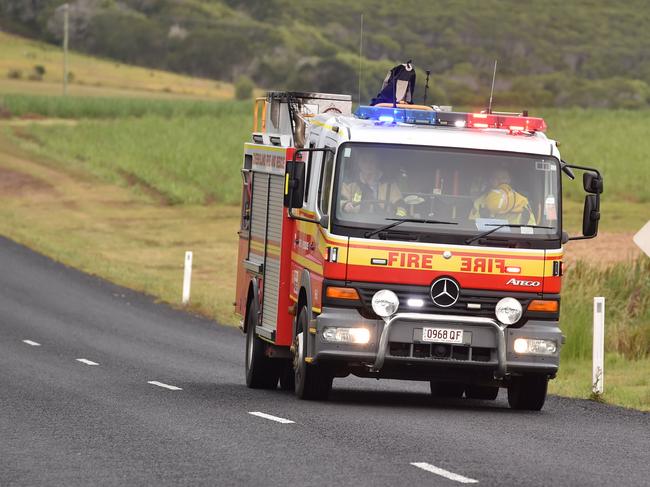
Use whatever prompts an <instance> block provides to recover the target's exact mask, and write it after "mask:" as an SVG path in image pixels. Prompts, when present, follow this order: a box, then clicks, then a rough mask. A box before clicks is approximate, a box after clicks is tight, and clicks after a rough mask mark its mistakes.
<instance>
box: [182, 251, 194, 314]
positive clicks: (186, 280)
mask: <svg viewBox="0 0 650 487" xmlns="http://www.w3.org/2000/svg"><path fill="white" fill-rule="evenodd" d="M191 283H192V251H191V250H188V251H187V252H185V272H184V273H183V304H187V303H189V302H190V285H191Z"/></svg>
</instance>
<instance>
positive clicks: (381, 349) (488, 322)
mask: <svg viewBox="0 0 650 487" xmlns="http://www.w3.org/2000/svg"><path fill="white" fill-rule="evenodd" d="M397 321H417V322H427V321H430V322H445V323H450V322H455V323H465V324H472V325H482V326H489V327H492V328H494V329H495V331H496V336H497V358H498V366H497V370H496V372H495V376H496V377H497V378H503V377H505V375H506V373H507V370H506V335H505V329H506V328H507V327H508V325H503V324H501V323H498V322H497V321H496V320H493V319H491V318H484V317H479V316H457V315H434V314H426V313H396V314H394V315H392V316H390V317H387V318H384V329H383V330H382V332H381V336H380V338H379V346H378V350H377V357H376V358H375V363H374V364H373V365H372V368H373V369H374V370H376V371H379V370H381V368H382V367H383V366H384V361H385V359H386V350H387V348H388V335H389V333H390V329H391V327H392V325H393V323H395V322H397Z"/></svg>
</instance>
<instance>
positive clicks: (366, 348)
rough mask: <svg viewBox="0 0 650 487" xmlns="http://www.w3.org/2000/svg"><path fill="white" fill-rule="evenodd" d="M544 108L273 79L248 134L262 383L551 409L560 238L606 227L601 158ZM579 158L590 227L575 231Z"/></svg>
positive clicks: (245, 221)
mask: <svg viewBox="0 0 650 487" xmlns="http://www.w3.org/2000/svg"><path fill="white" fill-rule="evenodd" d="M545 129H546V124H545V122H544V120H543V119H541V118H535V117H530V116H528V114H527V113H522V114H512V113H509V114H503V113H460V112H453V111H442V110H440V109H434V108H432V107H428V106H413V105H404V106H402V105H388V106H374V107H366V106H360V107H359V108H358V109H357V110H356V112H355V113H354V114H353V113H352V103H351V99H350V97H349V96H346V95H330V94H320V93H295V92H270V93H268V95H267V96H266V97H264V98H261V99H258V100H257V101H256V103H255V111H254V127H253V133H252V135H251V141H250V142H248V143H246V144H245V147H244V159H243V168H242V179H243V192H242V214H241V228H240V231H239V257H238V276H237V289H236V302H235V308H236V312H237V313H238V314H239V315H240V316H241V317H242V323H241V328H242V330H243V331H244V332H245V333H246V337H247V339H246V383H247V385H248V386H249V387H254V388H268V389H275V388H277V386H278V383H280V386H281V387H282V388H285V389H294V390H295V392H296V394H297V396H298V397H300V398H303V399H326V398H327V396H328V394H329V392H330V390H331V387H332V381H333V379H334V378H335V377H345V376H347V375H349V374H354V375H357V376H360V377H369V378H387V379H391V378H392V379H409V380H420V381H428V382H430V384H431V392H432V394H433V395H434V396H437V397H454V398H461V397H463V396H465V397H467V398H474V399H495V398H496V397H497V394H498V391H499V388H502V387H503V388H507V391H508V400H509V404H510V405H511V407H513V408H515V409H532V410H539V409H541V408H542V406H543V404H544V401H545V398H546V390H547V384H548V380H549V379H552V378H554V377H555V376H556V374H557V371H558V366H559V354H560V349H561V346H562V343H563V340H564V337H563V335H562V332H561V330H560V327H559V313H560V290H561V278H562V254H563V250H562V246H563V244H565V243H566V242H567V241H568V240H571V239H581V238H593V237H594V236H596V234H597V227H598V220H599V216H600V213H599V207H600V193H601V192H602V190H603V182H602V177H601V175H600V173H599V172H598V171H597V170H596V169H594V168H590V167H583V166H574V165H569V164H567V163H566V162H564V161H563V160H562V159H561V157H560V153H559V151H558V148H557V144H556V143H555V141H553V140H551V139H549V138H547V137H546V135H545V134H544V131H545ZM572 169H578V170H580V171H582V172H583V187H584V190H585V192H586V193H587V195H586V198H585V206H584V216H583V232H582V235H580V236H576V237H569V236H568V235H567V233H566V232H563V230H562V184H563V179H564V180H565V181H566V180H570V179H574V178H575V176H574V172H573V170H572Z"/></svg>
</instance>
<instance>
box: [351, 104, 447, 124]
mask: <svg viewBox="0 0 650 487" xmlns="http://www.w3.org/2000/svg"><path fill="white" fill-rule="evenodd" d="M354 114H355V115H356V116H357V118H361V119H363V120H377V121H379V122H386V123H411V124H416V125H435V124H436V112H434V111H433V110H413V109H409V108H388V107H369V106H360V107H359V108H357V111H356V112H355V113H354Z"/></svg>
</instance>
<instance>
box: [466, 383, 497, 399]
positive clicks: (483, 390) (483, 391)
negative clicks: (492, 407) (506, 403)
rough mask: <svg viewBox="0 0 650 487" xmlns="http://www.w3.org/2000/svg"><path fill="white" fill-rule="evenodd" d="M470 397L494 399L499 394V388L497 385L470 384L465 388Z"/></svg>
mask: <svg viewBox="0 0 650 487" xmlns="http://www.w3.org/2000/svg"><path fill="white" fill-rule="evenodd" d="M465 395H466V396H467V398H468V399H481V400H483V401H494V400H495V399H496V398H497V396H498V395H499V388H498V387H496V386H476V385H469V386H467V388H466V389H465Z"/></svg>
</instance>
